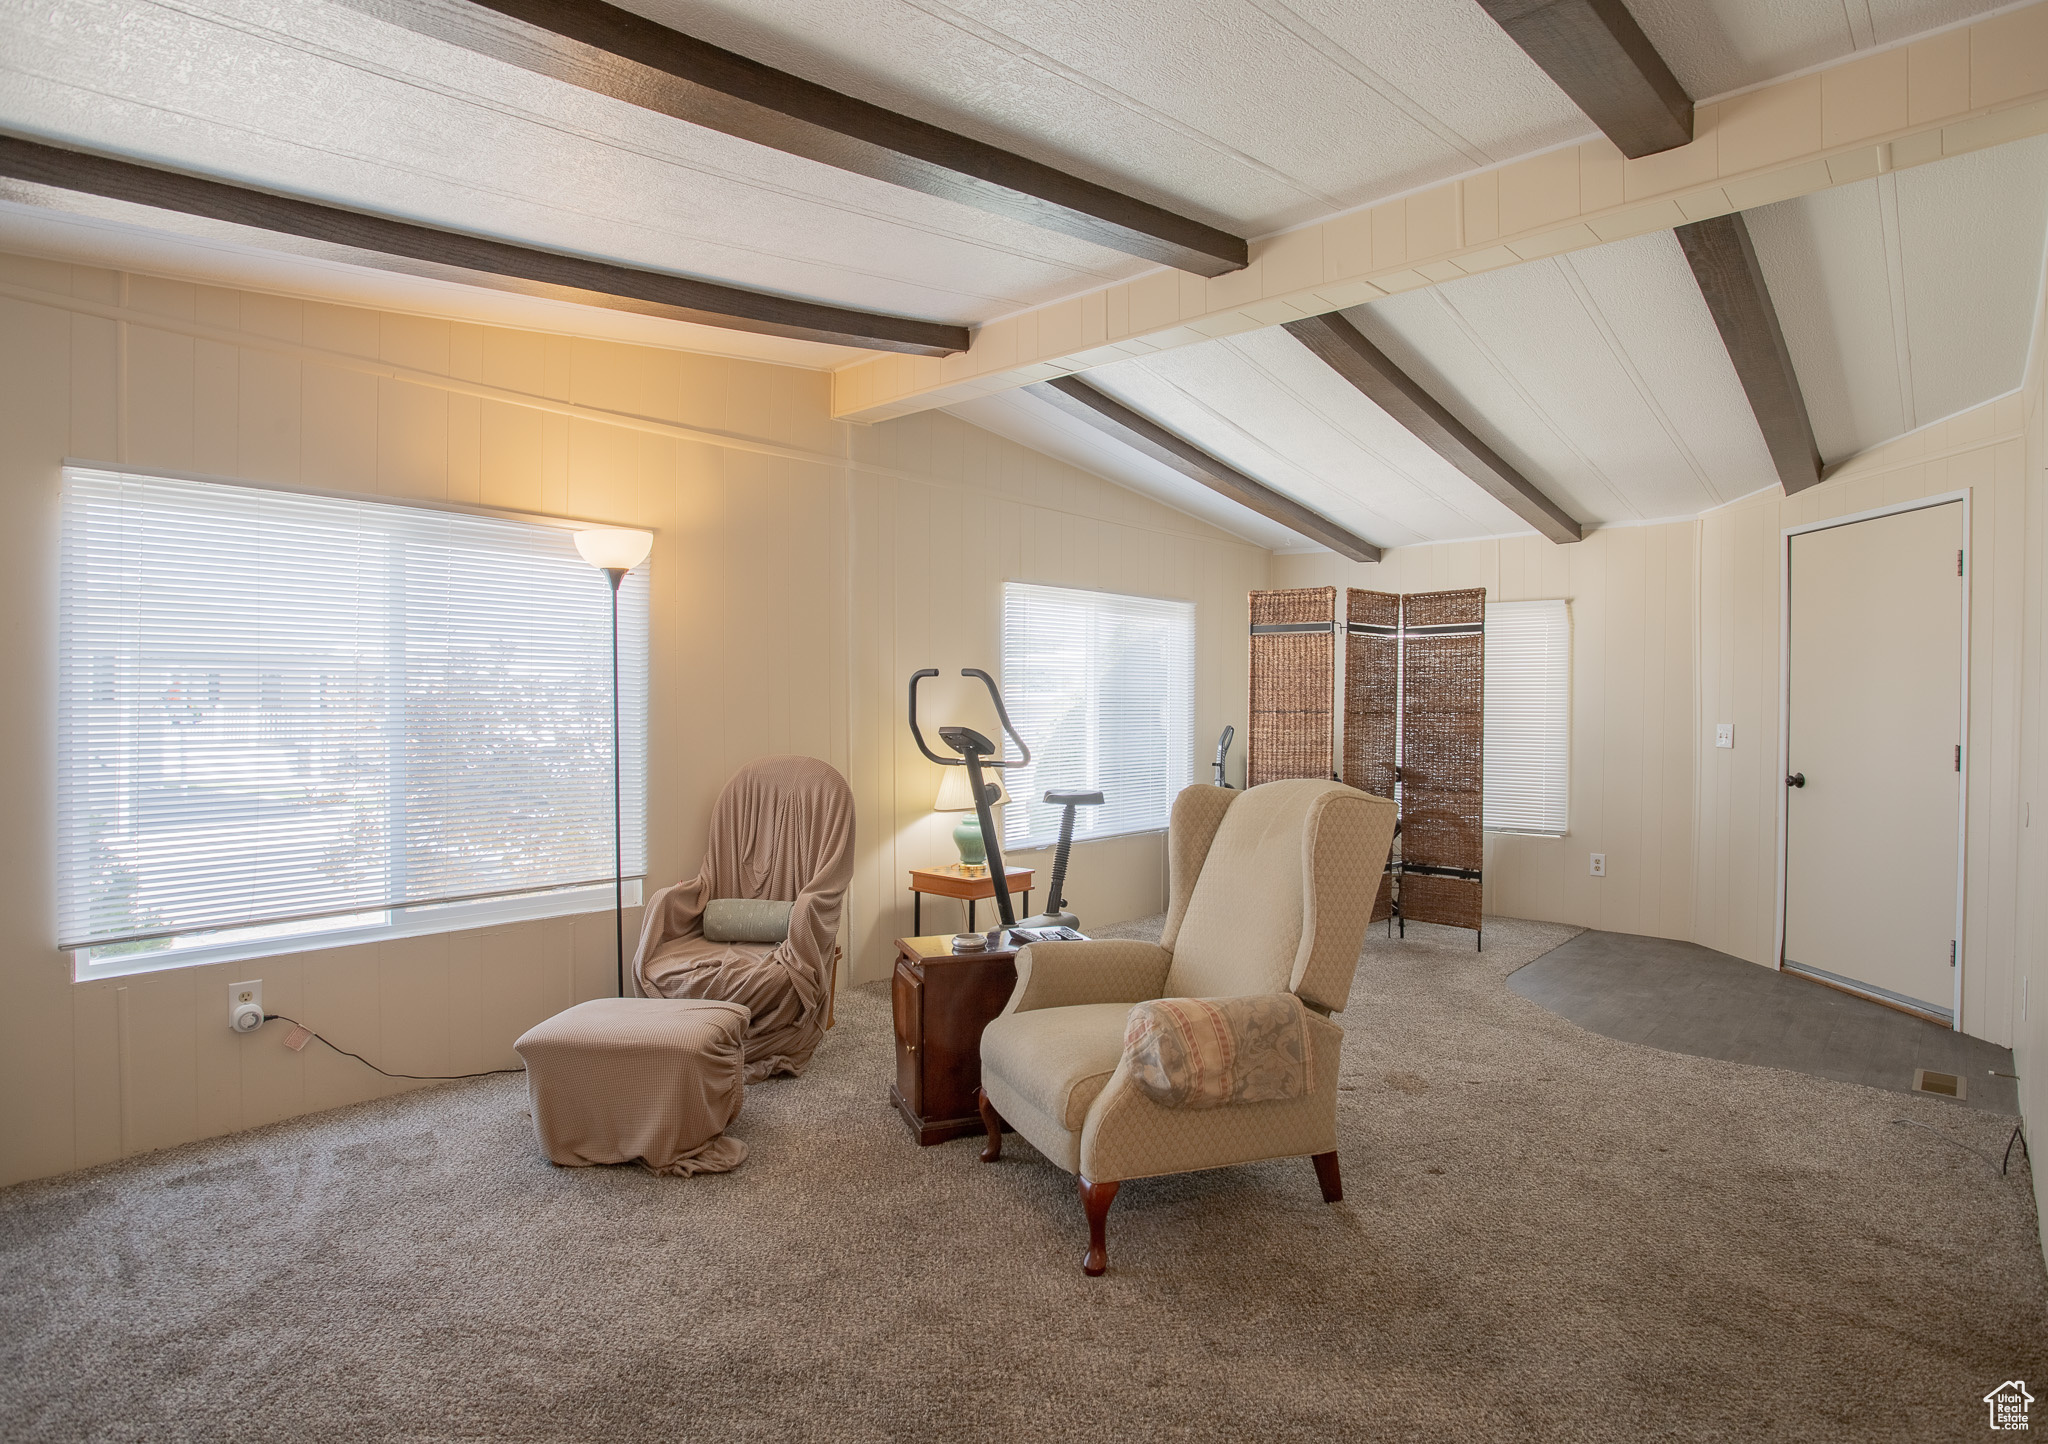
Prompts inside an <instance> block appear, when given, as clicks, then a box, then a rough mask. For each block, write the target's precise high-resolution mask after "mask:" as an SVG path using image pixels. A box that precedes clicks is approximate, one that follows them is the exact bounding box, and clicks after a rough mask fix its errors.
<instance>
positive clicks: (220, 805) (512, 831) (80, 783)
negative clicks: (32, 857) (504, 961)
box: [57, 468, 647, 970]
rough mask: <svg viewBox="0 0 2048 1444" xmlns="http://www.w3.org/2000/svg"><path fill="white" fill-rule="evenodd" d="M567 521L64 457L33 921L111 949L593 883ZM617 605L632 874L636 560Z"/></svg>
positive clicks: (76, 945)
mask: <svg viewBox="0 0 2048 1444" xmlns="http://www.w3.org/2000/svg"><path fill="white" fill-rule="evenodd" d="M572 538H573V532H572V531H571V530H570V529H568V528H566V527H562V526H556V525H550V524H545V523H540V522H531V521H523V520H512V519H507V518H503V517H498V516H486V515H474V514H466V513H462V512H456V511H446V510H433V509H427V508H422V507H412V506H404V505H398V504H388V503H380V502H371V501H362V500H346V499H338V498H331V497H322V496H313V495H306V494H302V493H293V492H285V491H276V490H265V489H261V488H257V487H252V486H243V485H235V484H230V483H216V482H203V481H193V480H184V479H177V478H168V477H155V476H145V475H134V474H124V473H117V472H110V471H97V470H86V469H83V468H73V469H70V470H68V471H67V472H66V474H65V483H64V510H63V555H62V582H61V586H62V593H61V597H60V621H59V626H60V635H59V649H58V658H59V660H58V666H59V677H58V757H57V789H58V867H57V888H58V898H57V927H58V939H57V943H58V946H60V947H62V948H65V949H72V950H76V951H77V952H78V953H79V954H80V956H81V958H82V960H83V962H84V963H85V964H86V965H87V967H88V968H90V967H91V966H93V965H107V966H109V967H112V966H115V965H119V966H121V967H122V969H123V970H126V969H127V968H129V967H132V966H136V965H168V964H171V963H174V962H177V961H181V960H183V959H184V958H187V957H191V958H194V959H196V958H198V957H201V956H210V955H218V954H219V952H220V950H221V949H222V948H223V947H229V948H232V947H234V946H237V945H242V944H247V943H250V942H252V941H253V942H261V941H264V940H275V939H277V938H280V937H285V936H302V935H308V934H326V933H340V932H344V931H352V930H361V929H365V928H375V927H378V926H385V927H390V926H394V925H398V924H401V923H406V922H410V923H412V924H413V925H415V926H419V927H427V926H432V925H434V923H435V922H436V921H439V922H442V923H446V924H449V925H453V924H454V923H456V922H458V921H460V920H461V919H463V918H464V917H470V918H474V917H476V916H477V915H478V912H479V907H477V906H468V905H485V906H483V908H482V910H483V911H484V912H488V911H489V907H488V905H490V904H503V903H504V902H506V901H507V900H515V901H516V900H518V899H523V898H534V897H537V896H540V895H551V894H561V893H564V892H565V891H567V890H572V889H576V888H579V887H589V886H592V885H595V884H599V883H602V884H604V885H605V886H604V889H603V895H604V901H605V902H607V903H608V902H609V901H610V892H611V889H610V882H611V877H612V690H611V689H612V673H611V630H610V629H611V616H610V606H611V603H610V598H609V595H608V590H607V587H606V583H605V580H604V578H603V577H602V576H601V575H600V574H599V573H597V572H596V571H594V570H593V569H592V568H590V567H589V566H587V565H585V564H584V563H583V561H582V560H581V559H580V558H579V557H578V556H577V554H576V549H575V545H574V542H573V539H572ZM619 623H620V704H621V705H620V720H621V726H622V736H623V739H624V744H623V747H622V749H621V757H622V762H623V770H624V797H625V802H624V808H623V824H624V838H625V870H626V873H627V874H628V876H637V875H639V874H640V873H641V872H642V871H644V864H643V862H642V859H643V857H644V854H645V842H644V839H645V821H644V819H645V807H644V804H643V799H644V796H645V786H644V776H645V757H646V742H645V739H646V715H647V640H646V639H647V585H646V575H645V570H644V569H642V570H640V571H637V572H635V573H633V574H631V575H630V576H628V578H627V579H626V582H625V585H624V587H623V589H622V591H621V594H620V597H619ZM500 915H503V909H502V907H501V908H500Z"/></svg>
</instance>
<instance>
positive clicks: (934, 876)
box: [910, 862, 1031, 933]
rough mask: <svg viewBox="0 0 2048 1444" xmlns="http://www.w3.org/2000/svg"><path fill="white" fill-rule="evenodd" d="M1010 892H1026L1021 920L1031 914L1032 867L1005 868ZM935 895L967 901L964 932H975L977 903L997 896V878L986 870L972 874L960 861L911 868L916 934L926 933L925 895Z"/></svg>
mask: <svg viewBox="0 0 2048 1444" xmlns="http://www.w3.org/2000/svg"><path fill="white" fill-rule="evenodd" d="M1003 872H1004V873H1005V874H1006V875H1007V876H1008V878H1009V882H1010V891H1011V892H1012V893H1020V892H1021V893H1023V894H1024V911H1022V912H1021V913H1019V914H1017V916H1018V918H1019V919H1020V920H1021V919H1023V918H1027V917H1029V916H1031V869H1030V868H1028V867H1006V868H1004V869H1003ZM927 893H929V894H931V895H932V896H933V897H956V898H960V899H962V900H964V901H965V902H966V904H967V926H966V927H965V928H963V929H961V931H962V932H969V933H971V932H973V931H974V904H975V902H976V901H977V900H978V899H981V898H992V897H994V896H995V895H996V883H995V879H994V878H992V877H990V876H989V875H988V873H987V872H986V871H985V870H984V871H983V872H982V873H980V874H979V875H978V876H973V877H970V876H968V874H967V873H966V871H965V870H964V869H963V868H962V867H961V865H960V864H959V863H957V862H954V863H948V864H946V866H944V867H914V868H912V869H911V870H910V929H911V931H912V932H915V933H922V932H924V899H925V894H927Z"/></svg>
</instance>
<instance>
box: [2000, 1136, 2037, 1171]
mask: <svg viewBox="0 0 2048 1444" xmlns="http://www.w3.org/2000/svg"><path fill="white" fill-rule="evenodd" d="M2026 1126H2027V1125H2026V1124H2024V1123H2015V1124H2013V1126H2012V1137H2010V1138H2008V1139H2006V1140H2005V1162H2004V1163H2001V1164H1999V1165H1998V1172H1999V1174H2000V1176H2001V1177H2002V1176H2003V1175H2004V1173H2005V1170H2006V1167H2007V1166H2008V1165H2009V1164H2010V1163H2011V1162H2012V1146H2013V1145H2014V1144H2015V1143H2017V1144H2018V1145H2019V1146H2020V1157H2021V1158H2024V1159H2025V1160H2026V1161H2027V1167H2029V1168H2032V1167H2033V1166H2034V1156H2033V1155H2032V1154H2031V1153H2029V1152H2027V1135H2026V1132H2025V1129H2026Z"/></svg>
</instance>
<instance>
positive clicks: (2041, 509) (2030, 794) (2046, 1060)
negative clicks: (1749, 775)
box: [2006, 286, 2048, 1250]
mask: <svg viewBox="0 0 2048 1444" xmlns="http://www.w3.org/2000/svg"><path fill="white" fill-rule="evenodd" d="M2044 291H2048V286H2044ZM2044 301H2048V296H2044ZM2020 399H2021V409H2022V411H2023V414H2024V439H2023V442H2022V446H2023V455H2022V460H2021V465H2022V467H2023V469H2024V472H2025V481H2024V485H2023V487H2022V488H2021V494H2022V501H2021V515H2020V516H2019V517H2017V518H2015V517H2013V516H2011V515H2008V516H2007V519H2006V524H2007V526H2008V527H2009V528H2010V529H2012V530H2014V531H2016V532H2018V533H2020V537H2021V540H2020V542H2019V545H2020V546H2021V547H2022V548H2023V550H2024V567H2025V572H2026V583H2025V587H2024V592H2023V595H2022V597H2021V599H2020V610H2021V622H2020V639H2019V652H2020V657H2019V678H2018V687H2017V691H2018V694H2019V739H2018V740H2019V778H2018V786H2017V788H2016V789H2015V790H2016V791H2017V792H2018V794H2019V797H2018V802H2019V813H2020V816H2019V827H2018V830H2017V834H2016V848H2015V850H2016V852H2017V854H2018V864H2017V869H2016V871H2017V874H2018V875H2017V879H2016V884H2015V887H2014V894H2015V898H2016V901H2017V908H2016V916H2015V919H2014V932H2015V935H2016V936H2015V942H2014V947H2013V967H2012V974H2013V976H2012V988H2013V991H2014V992H2015V993H2016V994H2017V999H2016V1001H2015V1004H2014V1007H2013V1025H2012V1057H2013V1071H2014V1072H2015V1073H2017V1074H2019V1075H2020V1081H2019V1092H2020V1112H2021V1113H2023V1114H2024V1115H2025V1116H2026V1119H2027V1129H2028V1135H2029V1139H2030V1141H2031V1142H2032V1143H2033V1144H2034V1146H2035V1147H2037V1148H2039V1147H2040V1145H2041V1141H2042V1139H2043V1137H2044V1128H2043V1125H2044V1124H2048V814H2044V813H2043V808H2044V807H2048V309H2044V310H2043V311H2041V312H2040V314H2038V315H2037V316H2036V318H2035V322H2034V344H2033V349H2032V351H2031V352H2030V354H2029V357H2028V366H2027V380H2026V385H2025V386H2024V387H2023V388H2022V390H2021V393H2020ZM2037 803H2038V804H2041V806H2036V805H2035V804H2037ZM2033 1158H2034V1163H2033V1177H2034V1203H2035V1213H2036V1215H2037V1217H2038V1218H2039V1220H2040V1223H2041V1228H2042V1244H2043V1248H2044V1250H2048V1184H2044V1182H2043V1180H2044V1178H2048V1151H2044V1152H2041V1153H2035V1154H2034V1155H2033Z"/></svg>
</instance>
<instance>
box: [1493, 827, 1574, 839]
mask: <svg viewBox="0 0 2048 1444" xmlns="http://www.w3.org/2000/svg"><path fill="white" fill-rule="evenodd" d="M1483 831H1484V832H1485V833H1486V835H1487V836H1488V837H1547V838H1553V839H1554V838H1560V837H1570V836H1571V835H1572V834H1571V829H1569V828H1565V829H1563V830H1561V831H1558V832H1551V831H1549V830H1547V829H1545V828H1540V827H1489V828H1485V829H1483Z"/></svg>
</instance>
